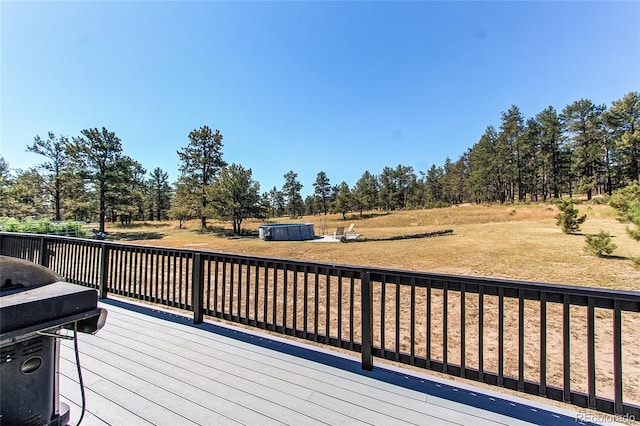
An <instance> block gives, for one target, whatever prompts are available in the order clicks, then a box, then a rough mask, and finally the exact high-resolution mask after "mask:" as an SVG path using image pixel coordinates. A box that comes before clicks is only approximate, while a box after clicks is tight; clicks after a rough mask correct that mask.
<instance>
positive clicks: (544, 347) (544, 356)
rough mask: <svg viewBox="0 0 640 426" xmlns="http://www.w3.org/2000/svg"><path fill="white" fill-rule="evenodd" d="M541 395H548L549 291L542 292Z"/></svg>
mask: <svg viewBox="0 0 640 426" xmlns="http://www.w3.org/2000/svg"><path fill="white" fill-rule="evenodd" d="M539 394H540V396H547V292H546V291H541V292H540V392H539Z"/></svg>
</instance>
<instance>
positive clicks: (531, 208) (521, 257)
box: [107, 204, 640, 404]
mask: <svg viewBox="0 0 640 426" xmlns="http://www.w3.org/2000/svg"><path fill="white" fill-rule="evenodd" d="M579 208H580V213H581V214H585V213H586V214H587V216H588V218H587V221H586V222H585V223H584V224H583V226H582V231H581V233H580V234H576V235H566V234H563V233H562V232H561V230H560V228H559V227H558V226H557V225H556V224H555V215H556V214H557V213H558V209H557V208H556V207H554V206H553V205H550V204H531V205H512V206H499V205H494V206H472V205H463V206H458V207H449V208H441V209H432V210H420V211H400V212H391V213H384V212H368V213H367V214H365V215H364V217H363V218H360V217H358V216H357V215H352V216H349V217H348V218H347V220H343V219H342V217H341V215H328V216H313V217H304V218H301V219H298V220H291V219H289V218H279V219H277V220H272V221H271V222H312V223H314V227H315V232H316V235H327V234H330V233H332V232H333V231H335V230H336V227H338V226H344V227H347V226H348V225H349V224H351V223H355V231H356V232H357V233H358V234H360V235H361V237H362V238H384V237H393V236H399V235H408V234H418V233H425V232H433V231H438V230H444V229H453V231H454V233H453V234H452V235H446V236H439V237H433V238H420V239H406V240H395V241H364V242H356V243H348V244H343V243H320V242H305V241H261V240H259V239H258V237H257V230H258V226H259V225H260V224H261V222H257V221H247V222H246V223H245V224H244V228H245V229H246V230H247V231H248V234H250V235H247V236H243V237H237V236H231V233H230V226H229V224H225V223H220V222H215V221H210V225H211V226H210V229H209V230H207V231H206V232H202V231H201V230H200V229H199V221H196V220H194V221H191V222H187V223H186V224H184V226H183V228H179V227H178V224H177V222H154V223H138V224H133V225H130V226H120V225H115V226H110V227H108V228H107V231H108V238H109V239H114V240H120V241H123V242H129V243H134V244H143V245H153V246H163V247H181V248H192V249H201V250H214V251H221V252H228V253H242V254H251V255H257V256H269V257H277V258H291V259H300V260H308V261H321V262H330V263H340V264H351V265H363V266H379V267H387V268H396V269H408V270H417V271H426V272H438V273H447V274H455V275H473V276H485V277H499V278H511V279H518V280H525V281H536V282H548V283H559V284H569V285H580V286H591V287H604V288H617V289H625V290H635V291H638V290H640V265H638V263H637V262H634V259H636V260H637V259H638V258H640V243H638V242H636V241H633V240H632V239H631V238H630V237H629V236H628V234H627V233H626V231H625V227H626V225H624V224H621V223H620V222H619V221H618V220H617V219H616V213H615V211H614V210H613V209H611V208H610V207H608V206H604V205H586V204H583V205H580V206H579ZM601 229H602V230H605V231H608V232H609V233H610V234H611V236H612V238H613V241H614V242H615V244H617V246H618V248H617V249H616V251H615V252H614V253H613V256H611V257H606V258H598V257H594V256H591V255H588V254H587V253H586V252H585V251H584V246H585V235H588V234H595V233H597V232H599V231H600V230H601ZM332 291H335V290H332ZM331 297H337V296H336V295H335V294H333V293H332V296H331ZM393 297H394V296H393V294H390V293H388V294H387V298H390V300H392V299H393ZM433 297H434V300H433V304H434V312H433V318H434V320H433V321H434V322H433V325H432V326H433V329H432V331H431V333H432V339H433V341H434V347H433V350H434V353H436V354H438V353H441V351H442V347H441V346H439V343H437V342H440V341H441V335H442V334H441V333H442V327H441V323H440V320H439V319H438V318H439V316H438V315H439V312H440V311H438V309H440V308H441V305H442V303H441V297H442V295H440V294H439V293H438V292H434V296H433ZM374 298H377V299H376V300H379V298H380V295H379V294H377V293H376V294H375V295H374ZM458 298H459V295H450V296H449V320H448V329H449V339H450V340H449V346H448V349H447V352H448V353H449V359H450V362H454V363H455V362H456V360H457V357H459V348H460V346H459V345H460V342H459V335H458V334H456V333H458V331H459V330H460V316H459V312H460V303H459V300H458ZM467 298H468V300H467V301H466V304H467V312H468V317H467V318H466V320H465V323H466V327H467V329H468V334H469V336H473V335H475V333H476V330H477V326H478V324H477V309H476V299H475V298H474V296H473V295H467ZM494 299H495V298H494ZM300 303H302V302H301V301H300ZM486 303H487V304H486V306H485V308H486V312H485V319H484V321H485V327H486V328H485V339H486V342H494V343H495V342H497V335H496V333H497V326H496V324H497V321H498V317H497V308H496V306H497V305H496V301H495V300H491V298H487V302H486ZM515 303H517V301H515V300H509V301H508V302H507V306H506V311H505V316H506V318H505V324H506V329H505V334H506V336H507V337H506V340H505V354H506V355H505V357H506V361H507V365H506V374H509V375H515V374H516V373H517V371H516V370H514V368H516V367H517V362H516V361H517V360H515V361H514V359H515V358H514V357H515V356H516V354H517V344H518V342H517V315H516V312H517V308H516V306H515V305H513V304H515ZM510 304H511V305H510ZM375 305H376V306H379V302H376V304H375ZM390 305H392V304H391V303H390ZM512 305H513V306H512ZM403 306H404V305H403ZM403 309H404V308H403ZM538 309H539V306H538V304H537V303H535V302H527V304H526V314H525V315H526V317H527V318H539V311H538ZM388 314H389V315H388V316H387V322H389V321H391V322H389V323H388V324H387V325H386V329H387V330H393V329H394V324H393V323H392V318H393V313H392V312H389V313H388ZM377 315H378V316H379V313H378V314H377ZM403 315H404V314H403ZM596 315H597V317H598V320H599V321H598V324H599V325H598V327H600V328H599V329H598V330H597V340H598V345H597V357H598V359H600V360H607V359H612V353H611V348H612V346H611V342H612V325H611V324H612V322H611V313H610V312H607V311H602V312H601V311H598V312H597V314H596ZM335 317H336V316H335V312H334V313H333V316H332V318H335ZM376 318H378V317H376ZM548 318H549V320H548V323H547V327H548V333H549V337H548V338H549V342H548V367H549V370H548V371H549V376H548V380H549V383H550V384H554V385H556V386H561V384H562V364H561V360H562V344H561V341H562V340H561V335H562V334H561V331H562V321H561V318H562V312H561V306H551V305H550V306H549V311H548ZM571 318H572V337H571V339H572V343H571V346H572V348H586V311H585V309H581V308H572V312H571ZM637 320H638V316H637V315H635V314H633V315H631V314H630V315H625V317H624V320H623V329H624V333H623V341H624V342H623V346H624V348H625V353H624V358H625V360H626V361H625V370H624V374H625V378H624V382H625V383H624V395H625V400H626V401H632V402H634V403H636V404H638V403H640V361H638V360H640V352H639V349H638V346H637V345H636V344H635V342H637V339H638V332H637V330H638V329H637V327H636V324H637ZM378 326H379V325H378ZM423 326H424V324H422V323H419V324H417V327H418V328H422V327H423ZM514 327H515V328H514ZM536 330H537V329H536V328H535V327H533V328H532V331H530V330H529V327H527V333H526V342H525V346H526V347H525V351H526V357H525V358H526V360H527V361H526V366H525V375H526V377H527V378H532V379H534V380H535V379H536V377H537V375H538V374H539V373H538V365H539V363H538V362H539V349H538V348H539V343H538V342H539V336H538V333H537V331H536ZM332 333H334V334H335V332H334V331H332ZM407 333H408V331H407V330H403V336H404V337H403V341H402V343H401V350H402V351H405V352H406V351H408V346H407V345H408V343H407V341H406V336H407V335H408V334H407ZM356 334H357V333H356ZM377 335H378V334H376V336H377ZM388 338H389V339H392V338H393V336H388ZM424 338H425V336H422V335H419V336H417V337H416V339H417V341H416V345H417V346H418V347H424ZM389 339H388V340H389ZM585 350H586V349H585ZM476 352H477V342H474V340H473V339H469V342H467V343H466V356H467V359H468V362H470V364H469V365H470V366H472V365H473V362H472V361H469V360H473V359H474V358H475V357H476V356H477V355H476ZM496 354H497V352H496V350H494V349H492V348H491V347H490V344H489V343H486V347H485V353H484V356H485V363H486V364H485V367H486V368H487V369H488V370H494V371H495V368H496V367H497V364H496V363H497V358H496V357H497V355H496ZM571 357H572V360H571V365H572V369H571V370H572V375H571V383H572V389H580V390H582V391H586V380H587V378H586V368H585V362H586V361H585V359H584V352H583V350H580V349H578V350H573V351H572V353H571ZM610 370H611V363H609V362H604V363H602V362H599V364H598V370H597V375H598V383H599V384H598V389H599V392H603V393H604V394H605V395H606V396H608V397H613V382H612V380H611V378H612V372H611V371H610Z"/></svg>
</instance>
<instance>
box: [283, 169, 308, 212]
mask: <svg viewBox="0 0 640 426" xmlns="http://www.w3.org/2000/svg"><path fill="white" fill-rule="evenodd" d="M302 187H303V186H302V184H301V183H300V182H299V181H298V174H297V173H295V172H294V171H293V170H291V171H289V172H287V173H286V174H285V175H284V185H283V186H282V193H283V194H284V196H285V199H286V201H287V212H288V213H289V216H291V217H296V216H302V215H303V214H304V202H303V200H302V195H300V191H301V190H302Z"/></svg>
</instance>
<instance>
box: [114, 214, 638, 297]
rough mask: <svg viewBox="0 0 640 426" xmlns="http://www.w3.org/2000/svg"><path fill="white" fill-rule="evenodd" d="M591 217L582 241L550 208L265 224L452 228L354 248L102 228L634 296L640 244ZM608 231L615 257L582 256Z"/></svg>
mask: <svg viewBox="0 0 640 426" xmlns="http://www.w3.org/2000/svg"><path fill="white" fill-rule="evenodd" d="M579 209H580V213H581V214H583V213H586V214H587V221H586V222H585V223H584V224H583V226H582V232H581V233H580V234H576V235H566V234H563V233H562V232H561V231H560V228H559V227H558V226H556V224H555V218H554V216H555V215H556V214H557V213H558V210H557V208H556V207H554V206H553V205H550V204H531V205H510V206H500V205H493V206H475V205H463V206H458V207H448V208H440V209H431V210H415V211H399V212H391V213H384V212H368V213H366V214H365V215H364V217H363V218H360V217H359V216H358V215H349V216H348V217H347V220H346V221H345V220H342V216H341V215H327V216H324V215H323V216H308V217H304V218H301V219H296V220H291V219H289V218H279V219H277V220H272V221H271V222H312V223H314V228H315V232H316V235H323V234H330V233H332V232H334V231H335V229H336V227H338V226H345V227H346V226H348V225H349V224H350V223H355V231H356V232H357V233H358V234H360V235H361V237H363V238H382V237H391V236H398V235H407V234H416V233H423V232H432V231H437V230H442V229H453V231H454V233H453V234H452V235H447V236H440V237H434V238H420V239H407V240H396V241H367V242H360V243H349V244H340V243H311V242H305V241H271V242H267V241H261V240H259V239H258V238H257V229H258V226H259V225H260V224H261V222H258V221H245V223H243V225H244V226H243V228H244V229H245V230H247V231H254V232H253V235H252V236H245V237H232V236H230V234H229V232H228V231H229V228H230V224H225V223H221V222H215V221H210V230H208V231H207V232H201V230H200V228H199V221H196V220H194V221H191V222H187V223H186V224H183V228H182V229H180V228H179V227H178V223H177V222H153V223H151V222H150V223H139V224H133V225H130V226H124V227H123V226H120V225H113V226H108V227H107V232H108V233H109V238H110V239H118V240H122V241H127V242H130V243H135V244H145V245H158V246H163V247H183V248H194V249H202V250H215V251H223V252H230V253H242V254H252V255H258V256H270V257H279V258H291V259H301V260H310V261H322V262H331V263H342V264H350V265H367V266H380V267H388V268H397V269H409V270H417V271H426V272H438V273H447V274H455V275H473V276H485V277H498V278H511V279H518V280H525V281H537V282H548V283H559V284H570V285H580V286H590V287H604V288H618V289H625V290H640V266H639V265H638V264H637V263H635V262H634V259H638V258H640V243H638V242H636V241H634V240H632V239H631V238H630V237H629V236H628V234H627V233H626V231H625V227H626V225H625V224H622V223H620V222H619V221H618V220H617V219H616V213H615V211H614V210H613V209H612V208H610V207H608V206H604V205H585V204H583V205H580V206H579ZM601 229H603V230H605V231H608V232H609V233H610V234H611V236H612V239H613V241H614V242H615V244H617V246H618V248H617V249H616V251H614V253H613V255H612V256H611V257H606V258H597V257H594V256H591V255H588V254H587V253H585V251H584V246H585V235H588V234H594V233H597V232H599V231H600V230H601Z"/></svg>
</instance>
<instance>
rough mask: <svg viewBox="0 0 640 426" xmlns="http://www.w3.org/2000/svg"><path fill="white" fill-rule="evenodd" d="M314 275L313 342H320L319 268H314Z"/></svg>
mask: <svg viewBox="0 0 640 426" xmlns="http://www.w3.org/2000/svg"><path fill="white" fill-rule="evenodd" d="M313 275H314V277H315V286H314V289H313V303H314V308H313V334H314V338H313V340H314V341H315V342H317V341H318V307H319V306H320V290H319V287H320V283H319V280H320V278H319V272H318V267H317V266H316V267H315V268H313Z"/></svg>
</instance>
